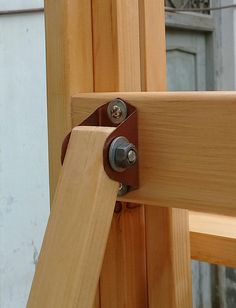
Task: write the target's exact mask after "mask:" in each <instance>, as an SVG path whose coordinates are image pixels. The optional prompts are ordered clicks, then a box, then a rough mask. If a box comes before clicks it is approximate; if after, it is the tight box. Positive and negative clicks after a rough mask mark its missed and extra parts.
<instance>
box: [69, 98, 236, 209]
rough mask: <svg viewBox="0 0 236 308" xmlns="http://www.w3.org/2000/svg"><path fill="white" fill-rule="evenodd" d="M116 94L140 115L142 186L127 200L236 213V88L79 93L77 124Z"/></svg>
mask: <svg viewBox="0 0 236 308" xmlns="http://www.w3.org/2000/svg"><path fill="white" fill-rule="evenodd" d="M117 96H118V97H121V98H123V99H125V100H127V101H129V102H130V103H131V104H133V105H135V106H136V107H137V109H138V116H139V157H140V175H141V176H140V188H139V189H138V190H136V191H133V192H131V193H129V194H127V195H126V196H125V198H124V199H125V201H129V202H135V203H142V204H143V203H144V204H149V205H157V206H164V207H175V208H186V209H189V210H197V211H202V212H213V213H214V212H215V213H220V214H227V215H236V189H235V187H236V93H234V92H189V93H186V92H184V93H181V92H176V93H173V92H172V93H164V92H163V93H156V92H153V93H140V92H139V93H100V94H98V93H96V94H79V95H78V96H77V97H74V98H73V99H72V120H73V125H76V124H78V123H80V122H81V121H82V120H83V119H84V118H85V117H87V116H88V114H90V113H91V112H93V111H94V109H96V108H97V107H98V106H99V105H101V104H104V103H105V102H107V101H109V100H111V99H113V98H115V97H117Z"/></svg>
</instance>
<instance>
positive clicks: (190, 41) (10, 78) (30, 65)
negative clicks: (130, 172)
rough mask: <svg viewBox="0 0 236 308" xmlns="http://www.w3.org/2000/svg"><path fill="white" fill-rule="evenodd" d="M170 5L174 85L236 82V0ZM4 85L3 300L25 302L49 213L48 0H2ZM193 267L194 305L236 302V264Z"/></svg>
mask: <svg viewBox="0 0 236 308" xmlns="http://www.w3.org/2000/svg"><path fill="white" fill-rule="evenodd" d="M157 1H159V0H157ZM165 5H166V8H167V10H166V31H167V32H166V33H167V48H166V49H167V71H168V88H169V91H199V90H235V87H236V59H235V54H236V53H235V51H236V50H235V49H236V8H234V7H233V5H236V0H221V1H220V0H212V1H210V0H166V1H165ZM225 5H232V6H231V7H230V8H227V9H219V10H209V9H211V8H215V7H222V6H225ZM179 9H188V10H190V11H188V12H186V11H184V12H183V11H182V12H180V11H179ZM191 10H192V11H191ZM0 93H1V95H0V116H1V118H0V140H1V145H0V307H1V308H24V307H25V306H26V301H27V297H28V294H29V290H30V286H31V281H32V277H33V274H34V270H35V265H36V263H37V259H38V253H39V250H40V246H41V242H42V237H43V233H44V230H45V226H46V223H47V219H48V215H49V180H48V144H47V142H48V141H47V104H46V63H45V28H44V8H43V0H10V1H9V0H0ZM192 271H193V301H194V308H235V307H236V271H235V270H234V269H230V268H225V267H223V266H215V265H210V264H206V263H200V262H197V261H193V262H192ZM166 308H168V307H166Z"/></svg>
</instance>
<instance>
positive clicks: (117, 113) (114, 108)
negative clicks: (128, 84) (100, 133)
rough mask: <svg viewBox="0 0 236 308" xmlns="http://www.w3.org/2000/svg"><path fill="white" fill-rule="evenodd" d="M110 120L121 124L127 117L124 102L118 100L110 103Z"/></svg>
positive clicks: (108, 108)
mask: <svg viewBox="0 0 236 308" xmlns="http://www.w3.org/2000/svg"><path fill="white" fill-rule="evenodd" d="M107 114H108V117H109V119H110V120H111V122H112V123H114V124H120V123H121V122H123V121H124V120H125V119H126V117H127V106H126V104H125V102H124V101H122V100H121V99H119V98H117V99H114V100H113V101H111V102H110V104H109V105H108V107H107Z"/></svg>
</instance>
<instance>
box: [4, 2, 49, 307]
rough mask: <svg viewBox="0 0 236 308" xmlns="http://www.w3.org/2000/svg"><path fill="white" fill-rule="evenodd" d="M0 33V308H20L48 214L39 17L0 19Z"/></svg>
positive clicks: (19, 5) (41, 24) (42, 45)
mask: <svg viewBox="0 0 236 308" xmlns="http://www.w3.org/2000/svg"><path fill="white" fill-rule="evenodd" d="M36 2H37V5H40V6H41V5H42V1H36V0H32V1H29V0H28V1H26V0H22V1H20V0H16V1H13V0H11V1H3V0H0V10H3V9H13V8H16V9H21V8H25V7H26V4H27V6H28V8H29V4H32V7H35V4H36ZM23 4H24V5H23ZM14 5H15V6H14ZM0 29H1V31H0V140H1V143H0V307H1V308H25V306H26V301H27V297H28V293H29V289H30V286H31V281H32V277H33V273H34V270H35V263H36V262H37V258H38V252H39V250H40V245H41V241H42V236H43V233H44V229H45V226H46V222H47V218H48V214H49V188H48V155H47V118H46V80H45V78H46V77H45V76H46V73H45V43H44V17H43V13H33V14H18V15H9V16H8V15H4V16H0ZM42 308H43V307H42Z"/></svg>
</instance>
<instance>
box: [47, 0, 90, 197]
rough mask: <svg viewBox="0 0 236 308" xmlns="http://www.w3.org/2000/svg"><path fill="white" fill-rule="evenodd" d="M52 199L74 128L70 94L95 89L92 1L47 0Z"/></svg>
mask: <svg viewBox="0 0 236 308" xmlns="http://www.w3.org/2000/svg"><path fill="white" fill-rule="evenodd" d="M45 23H46V55H47V98H48V135H49V168H50V192H51V200H52V198H53V195H54V191H55V187H56V184H57V181H58V177H59V172H60V169H61V163H60V148H61V144H62V140H63V138H64V137H65V135H66V134H67V133H68V131H70V129H71V113H70V102H71V96H72V95H73V94H75V93H78V92H92V91H93V55H92V28H91V3H90V1H87V0H79V1H77V0H72V1H68V0H45Z"/></svg>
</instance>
